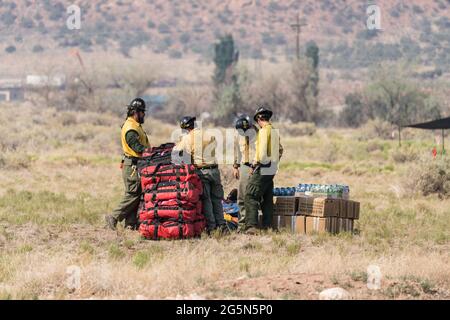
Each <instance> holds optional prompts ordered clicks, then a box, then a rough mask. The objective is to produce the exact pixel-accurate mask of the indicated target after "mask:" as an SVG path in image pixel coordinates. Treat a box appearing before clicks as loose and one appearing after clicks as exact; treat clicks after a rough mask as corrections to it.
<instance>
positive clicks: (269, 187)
mask: <svg viewBox="0 0 450 320" xmlns="http://www.w3.org/2000/svg"><path fill="white" fill-rule="evenodd" d="M273 177H274V175H261V171H260V169H257V170H256V171H255V172H254V173H253V175H251V176H250V178H249V180H248V184H247V188H246V190H245V199H244V201H245V212H246V213H245V214H246V217H245V227H246V228H250V227H255V228H256V227H257V226H258V209H259V206H261V211H262V214H263V219H262V226H263V228H269V227H270V226H271V225H272V217H273Z"/></svg>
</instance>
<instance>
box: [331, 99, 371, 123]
mask: <svg viewBox="0 0 450 320" xmlns="http://www.w3.org/2000/svg"><path fill="white" fill-rule="evenodd" d="M364 100H365V99H364V97H363V94H362V93H361V92H355V93H350V94H348V95H346V96H345V107H344V109H343V110H342V111H341V114H340V118H339V120H340V122H341V123H342V124H343V125H345V126H348V127H353V128H356V127H359V126H360V125H361V124H364V123H366V122H367V121H368V120H369V119H372V113H371V112H370V111H371V109H370V108H368V104H367V103H366V101H364Z"/></svg>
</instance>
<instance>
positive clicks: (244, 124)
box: [235, 115, 251, 131]
mask: <svg viewBox="0 0 450 320" xmlns="http://www.w3.org/2000/svg"><path fill="white" fill-rule="evenodd" d="M235 126H236V130H239V129H241V130H244V131H246V130H248V129H249V128H250V126H251V122H250V118H249V116H247V115H244V116H241V117H239V118H238V119H237V120H236V123H235Z"/></svg>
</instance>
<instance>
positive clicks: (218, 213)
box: [174, 116, 228, 233]
mask: <svg viewBox="0 0 450 320" xmlns="http://www.w3.org/2000/svg"><path fill="white" fill-rule="evenodd" d="M195 120H196V118H195V117H189V116H186V117H183V118H182V119H181V120H180V127H181V129H183V130H187V134H186V135H184V136H183V137H182V138H181V141H180V142H179V143H177V144H176V146H175V147H174V151H178V152H179V153H182V154H183V159H184V160H185V161H184V162H185V163H187V162H190V163H192V164H194V166H195V167H196V169H197V174H198V175H199V177H200V179H201V180H202V183H203V197H202V200H203V213H204V215H205V218H206V220H207V231H208V233H210V232H211V231H213V230H216V229H218V230H220V231H221V232H226V231H227V230H228V229H227V228H226V222H225V219H224V217H223V207H222V199H223V197H224V191H223V187H222V183H221V180H220V171H219V166H218V165H217V159H216V157H215V148H216V146H217V142H216V139H215V137H214V136H212V135H211V134H209V133H208V132H207V131H205V130H203V129H201V128H198V127H197V126H196V125H195Z"/></svg>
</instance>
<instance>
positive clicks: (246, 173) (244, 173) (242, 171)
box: [238, 165, 251, 227]
mask: <svg viewBox="0 0 450 320" xmlns="http://www.w3.org/2000/svg"><path fill="white" fill-rule="evenodd" d="M250 170H251V169H250V167H248V166H246V165H241V166H240V167H239V190H238V206H239V215H240V217H239V226H240V227H244V225H245V190H246V189H247V184H248V179H249V178H250Z"/></svg>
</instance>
